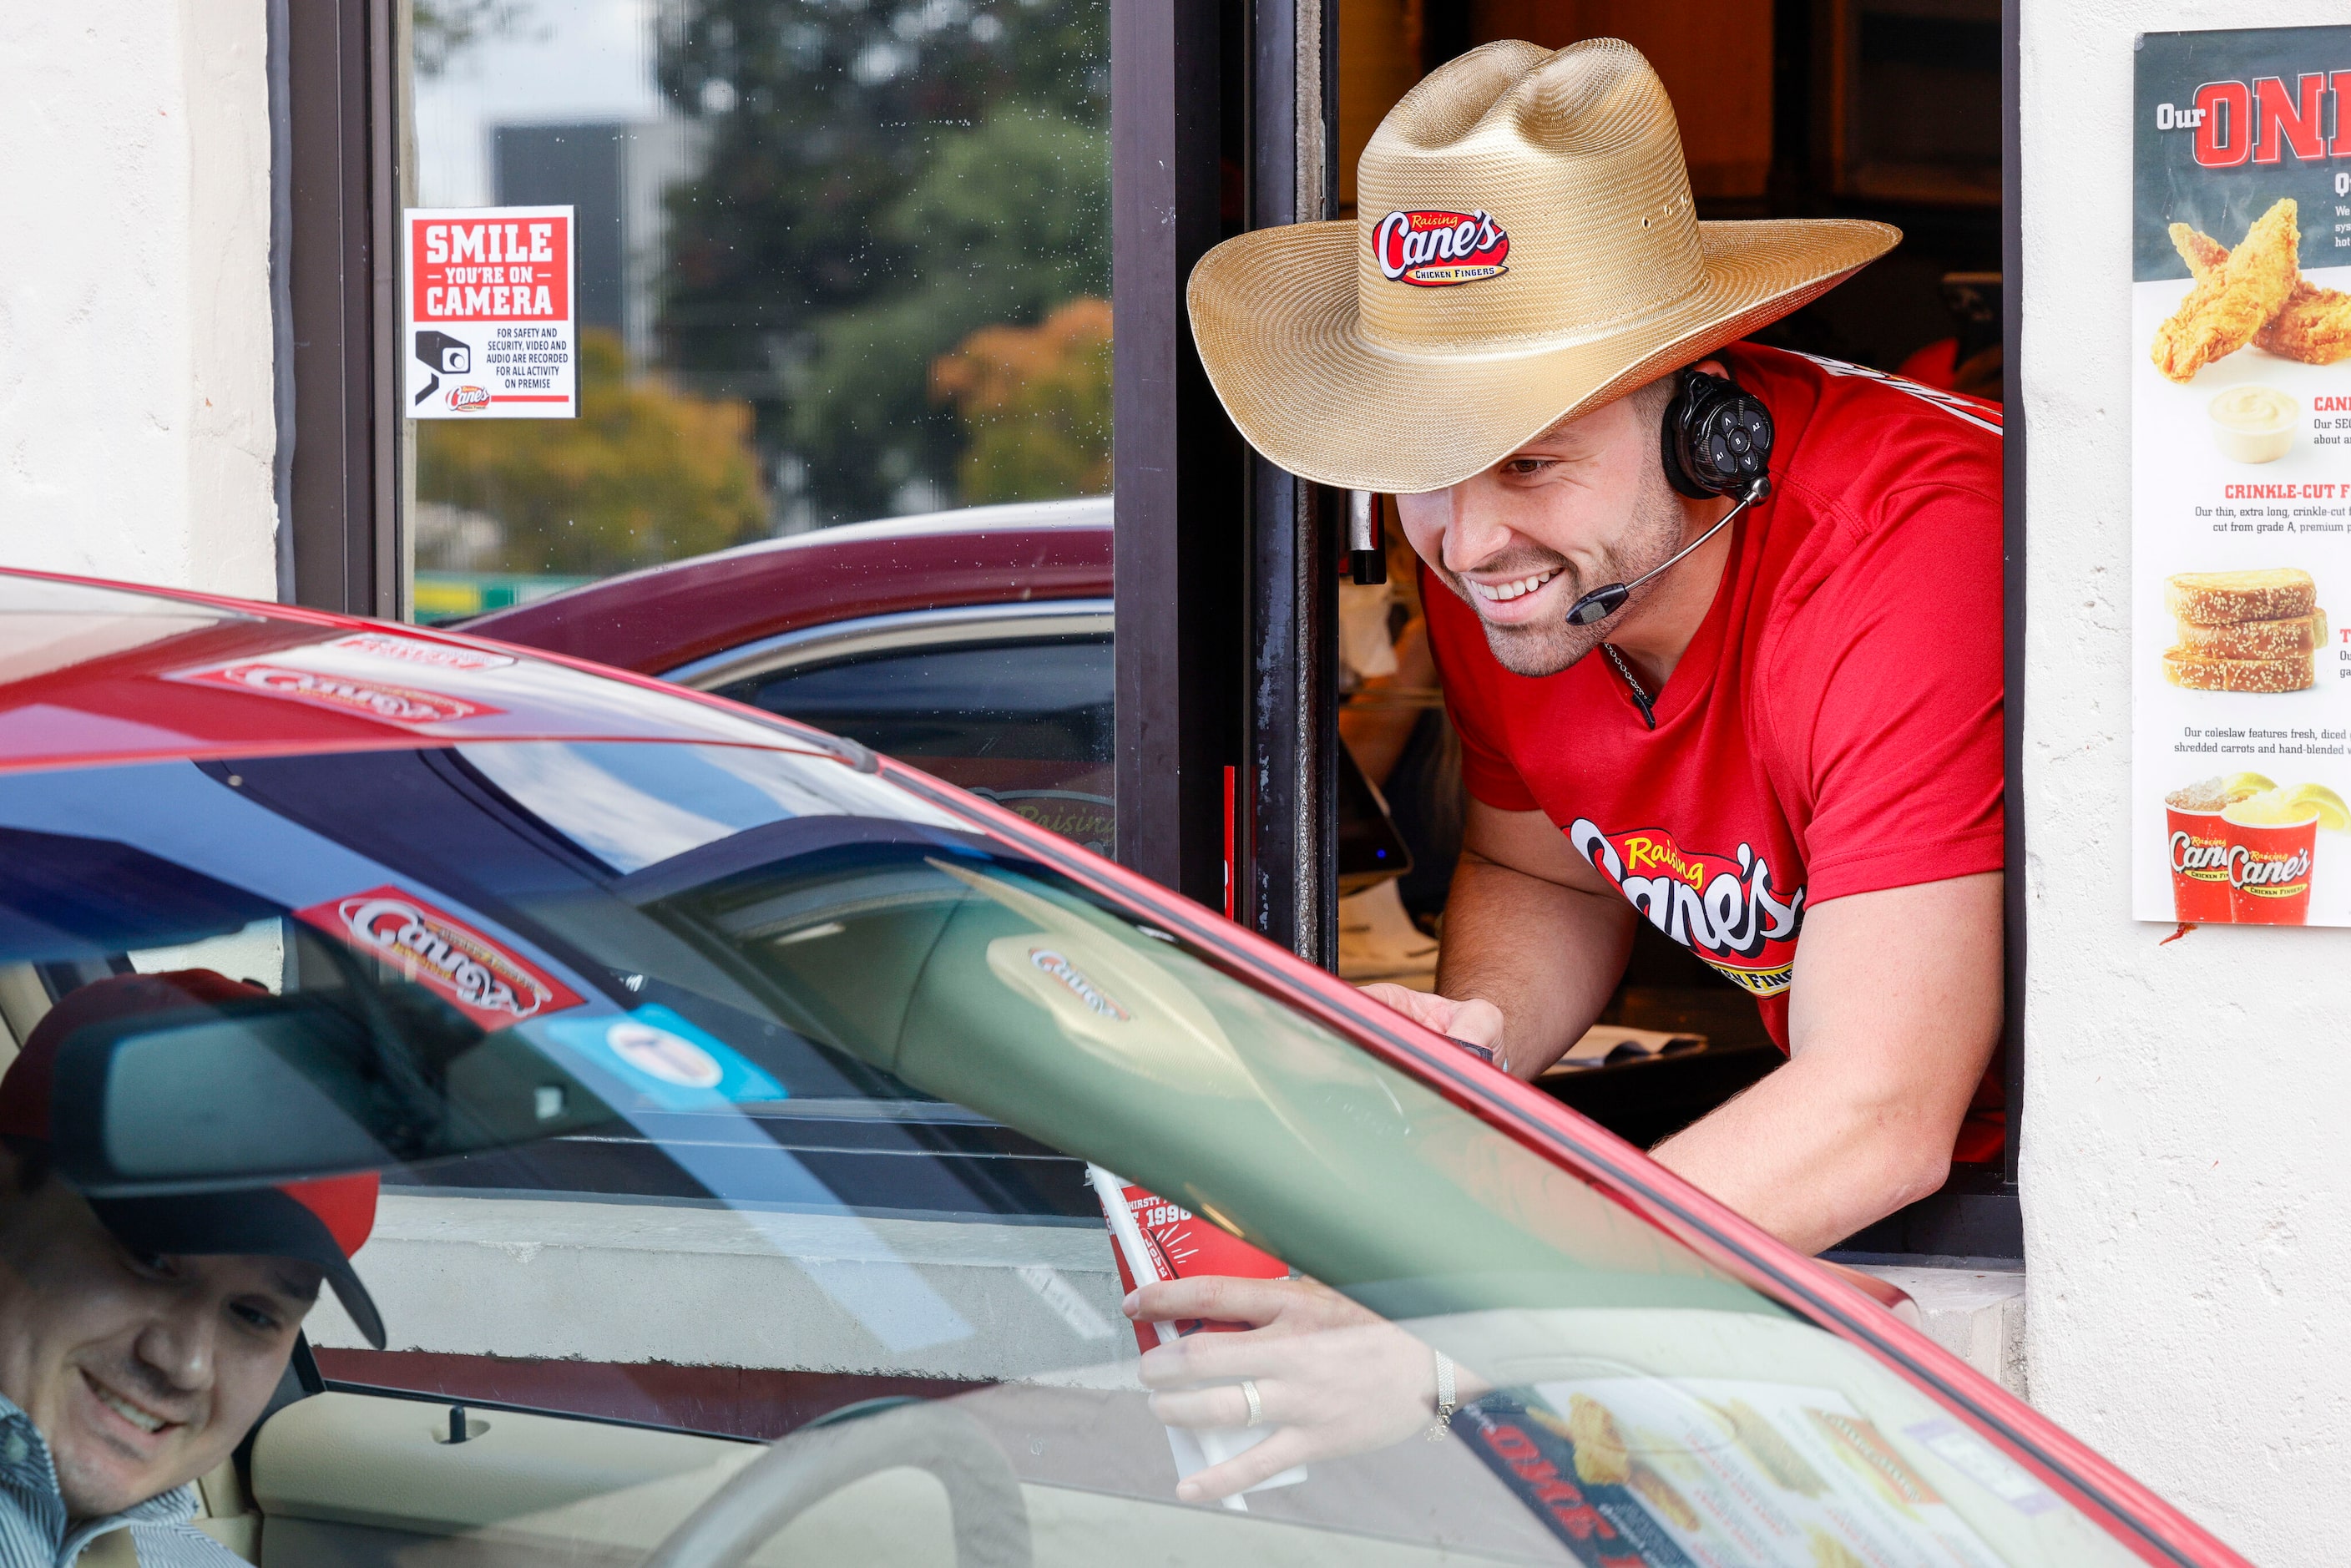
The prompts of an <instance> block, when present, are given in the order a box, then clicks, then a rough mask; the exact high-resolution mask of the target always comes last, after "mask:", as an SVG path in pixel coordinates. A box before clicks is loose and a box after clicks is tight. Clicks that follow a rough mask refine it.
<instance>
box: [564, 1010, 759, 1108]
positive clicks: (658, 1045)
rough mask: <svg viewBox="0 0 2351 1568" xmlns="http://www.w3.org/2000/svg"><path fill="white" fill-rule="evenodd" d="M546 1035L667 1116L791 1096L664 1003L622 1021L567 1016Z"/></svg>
mask: <svg viewBox="0 0 2351 1568" xmlns="http://www.w3.org/2000/svg"><path fill="white" fill-rule="evenodd" d="M546 1033H547V1037H548V1038H549V1039H550V1040H553V1041H555V1042H556V1043H557V1044H558V1045H560V1046H564V1047H567V1048H569V1050H570V1051H574V1052H576V1053H577V1054H578V1055H579V1057H580V1059H581V1063H580V1065H582V1066H586V1065H590V1064H592V1065H593V1066H594V1067H595V1068H598V1069H601V1071H602V1072H603V1073H604V1074H606V1075H609V1076H612V1077H617V1078H618V1079H620V1080H621V1082H622V1083H624V1084H625V1085H626V1086H627V1087H628V1089H629V1090H630V1091H631V1092H634V1093H635V1094H636V1095H637V1097H638V1098H639V1099H641V1100H643V1101H645V1102H647V1103H651V1104H652V1105H653V1106H654V1107H655V1108H656V1109H659V1110H663V1111H707V1110H716V1109H717V1108H719V1107H721V1106H725V1105H738V1104H742V1103H747V1102H757V1101H764V1100H782V1099H787V1098H789V1094H790V1091H789V1090H787V1089H786V1088H785V1087H784V1086H783V1084H781V1083H780V1082H777V1080H776V1079H775V1077H774V1076H773V1075H772V1074H770V1073H768V1071H765V1070H764V1069H762V1068H760V1067H759V1066H758V1065H757V1064H756V1063H754V1062H753V1061H751V1060H750V1059H749V1058H747V1057H746V1056H745V1055H744V1054H743V1053H742V1052H741V1051H737V1050H736V1049H735V1048H734V1047H733V1046H731V1045H728V1044H727V1043H726V1041H725V1040H720V1039H719V1038H718V1037H717V1036H716V1035H714V1034H712V1033H711V1032H710V1031H709V1030H705V1029H704V1028H702V1027H701V1026H700V1025H699V1024H696V1023H695V1021H694V1020H693V1019H689V1018H686V1017H685V1016H684V1014H682V1013H679V1012H676V1011H674V1009H669V1008H665V1007H663V1006H662V1005H660V1004H659V1003H658V1002H649V1003H647V1004H645V1005H644V1006H643V1007H641V1008H637V1009H632V1011H630V1012H628V1013H626V1014H623V1015H622V1016H621V1017H619V1018H610V1017H607V1018H573V1019H558V1020H556V1021H554V1022H551V1023H549V1024H548V1025H547V1030H546Z"/></svg>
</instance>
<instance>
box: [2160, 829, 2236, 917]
mask: <svg viewBox="0 0 2351 1568" xmlns="http://www.w3.org/2000/svg"><path fill="white" fill-rule="evenodd" d="M2164 810H2165V812H2166V813H2167V814H2168V820H2169V825H2170V829H2171V835H2170V847H2171V909H2172V915H2173V918H2175V919H2178V920H2180V921H2184V922H2186V923H2187V924H2189V925H2227V924H2229V922H2230V921H2231V920H2233V919H2235V918H2236V916H2235V915H2233V914H2232V913H2231V907H2232V905H2233V904H2234V902H2235V900H2234V895H2233V894H2231V892H2230V890H2229V828H2228V825H2227V824H2226V823H2224V822H2222V821H2220V812H2218V811H2183V810H2180V809H2179V807H2177V806H2170V805H2167V806H2166V807H2164Z"/></svg>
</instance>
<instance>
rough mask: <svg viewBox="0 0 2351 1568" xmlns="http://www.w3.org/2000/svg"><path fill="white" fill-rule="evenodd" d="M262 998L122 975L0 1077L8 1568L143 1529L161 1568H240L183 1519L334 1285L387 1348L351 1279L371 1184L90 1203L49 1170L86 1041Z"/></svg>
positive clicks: (194, 982) (84, 998) (43, 1027)
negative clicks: (70, 1051)
mask: <svg viewBox="0 0 2351 1568" xmlns="http://www.w3.org/2000/svg"><path fill="white" fill-rule="evenodd" d="M259 994H261V993H260V991H259V988H256V987H254V986H251V985H249V984H243V983H240V982H237V981H234V980H230V979H227V978H225V977H223V976H220V975H217V974H214V972H212V971H211V970H208V969H182V970H177V971H173V972H171V973H166V974H156V975H117V976H113V977H110V978H108V979H104V980H99V981H97V982H95V983H93V984H91V985H87V986H84V987H81V988H79V989H78V990H74V991H71V992H69V993H68V994H67V995H66V996H65V997H64V998H61V999H60V1000H59V1001H58V1002H57V1005H56V1006H55V1007H53V1008H52V1009H49V1011H48V1012H47V1014H46V1015H45V1016H44V1017H43V1018H42V1019H41V1021H40V1022H39V1024H37V1026H36V1027H35V1028H34V1030H33V1031H32V1034H31V1036H30V1037H29V1038H28V1039H27V1040H26V1042H25V1045H24V1049H23V1050H22V1051H20V1052H19V1053H18V1055H17V1057H16V1060H15V1061H13V1062H11V1063H10V1064H9V1066H8V1070H7V1072H6V1074H5V1077H0V1149H5V1155H0V1560H5V1561H9V1562H16V1561H20V1560H21V1561H26V1562H30V1561H35V1560H38V1561H41V1562H57V1563H63V1562H67V1561H69V1560H70V1559H71V1558H72V1557H73V1556H74V1555H75V1554H76V1553H77V1552H78V1551H79V1550H80V1547H81V1546H82V1545H83V1544H85V1543H87V1542H89V1540H92V1539H95V1538H96V1537H97V1536H99V1535H100V1534H103V1533H105V1532H107V1531H111V1530H114V1529H118V1528H128V1529H129V1530H130V1531H131V1541H132V1542H133V1543H134V1544H135V1546H136V1547H137V1549H138V1553H139V1557H140V1560H141V1563H145V1564H147V1568H161V1565H165V1564H174V1563H177V1564H195V1563H204V1564H220V1565H224V1568H225V1565H226V1564H229V1563H236V1562H237V1561H239V1560H238V1559H237V1558H235V1556H234V1555H233V1554H232V1553H230V1552H228V1551H227V1549H226V1548H225V1547H222V1546H220V1545H218V1544H217V1543H215V1542H213V1541H212V1540H211V1539H210V1538H209V1537H207V1536H205V1535H204V1534H202V1533H200V1532H199V1531H196V1530H195V1529H193V1527H192V1526H190V1525H189V1524H188V1523H187V1522H186V1521H188V1520H189V1518H190V1517H191V1516H192V1515H193V1512H194V1511H195V1502H196V1498H195V1489H194V1487H193V1482H194V1480H195V1479H196V1478H197V1477H199V1476H202V1475H204V1474H206V1473H207V1472H209V1471H211V1470H212V1469H214V1468H216V1467H217V1466H218V1465H220V1464H221V1463H222V1461H224V1460H225V1459H226V1458H228V1456H229V1454H230V1453H231V1451H232V1450H234V1449H235V1447H236V1446H237V1444H238V1443H239V1442H241V1441H242V1440H243V1439H244V1437H245V1436H246V1433H247V1432H248V1431H250V1430H251V1429H252V1427H253V1425H254V1423H255V1422H256V1420H258V1419H259V1417H260V1416H261V1412H262V1410H263V1407H264V1406H266V1404H267V1402H268V1400H269V1397H270V1395H271V1394H272V1393H273V1392H274V1391H275V1390H276V1389H277V1385H278V1382H279V1380H280V1378H281V1377H282V1376H283V1375H284V1374H285V1371H286V1364H287V1357H288V1356H289V1355H290V1354H292V1351H293V1348H294V1341H295V1336H296V1334H297V1333H298V1332H299V1330H300V1328H301V1325H302V1319H303V1316H304V1314H306V1313H307V1312H308V1311H309V1309H310V1307H311V1305H312V1303H313V1302H314V1301H316V1300H317V1298H318V1292H319V1286H320V1284H322V1283H324V1284H329V1285H331V1286H332V1287H333V1288H334V1291H335V1294H336V1296H337V1298H338V1299H339V1300H340V1301H341V1302H342V1304H343V1307H344V1310H345V1311H346V1312H349V1313H350V1318H351V1321H352V1322H354V1323H356V1324H357V1325H358V1326H359V1328H360V1332H361V1333H364V1334H365V1335H366V1336H367V1338H368V1340H369V1342H370V1343H372V1344H374V1345H376V1346H377V1347H378V1348H381V1347H382V1345H383V1343H384V1337H383V1322H382V1319H381V1316H380V1315H379V1314H378V1313H377V1312H376V1308H375V1303H374V1302H373V1301H371V1300H370V1299H369V1297H368V1293H367V1291H366V1288H365V1287H364V1286H362V1285H361V1284H360V1280H359V1276H358V1275H357V1274H356V1273H354V1272H353V1271H352V1270H351V1263H350V1259H351V1254H352V1253H354V1252H356V1251H358V1250H359V1249H360V1245H361V1244H362V1243H364V1242H365V1241H366V1239H367V1237H368V1232H369V1229H370V1228H371V1227H372V1226H373V1224H374V1221H375V1204H376V1190H377V1178H376V1177H375V1176H374V1175H373V1174H372V1173H367V1174H361V1175H357V1176H335V1177H329V1178H328V1179H325V1180H319V1181H305V1182H287V1183H284V1184H280V1185H276V1186H254V1187H251V1188H246V1189H240V1190H235V1191H230V1192H208V1193H203V1194H197V1195H190V1196H172V1197H134V1198H86V1197H83V1196H82V1195H81V1194H80V1193H78V1191H76V1190H75V1189H74V1188H73V1187H72V1186H70V1185H69V1184H68V1182H67V1181H66V1180H65V1179H64V1178H63V1177H62V1176H59V1175H58V1174H57V1172H56V1171H55V1170H54V1169H53V1168H52V1163H53V1158H54V1155H55V1154H56V1152H57V1151H56V1150H55V1149H54V1148H53V1146H52V1145H51V1143H50V1138H49V1134H50V1095H51V1088H52V1083H53V1082H54V1079H55V1071H54V1070H55V1066H56V1061H57V1051H58V1049H59V1047H60V1046H61V1045H62V1044H63V1043H64V1042H65V1041H66V1040H67V1039H68V1038H69V1037H70V1036H71V1035H72V1034H73V1033H74V1031H75V1030H78V1029H81V1028H83V1027H84V1026H86V1025H89V1024H95V1023H100V1022H103V1021H106V1020H108V1019H119V1018H122V1017H124V1016H126V1015H131V1014H136V1013H145V1012H162V1011H169V1010H173V1009H189V1008H200V1007H203V1006H205V1005H207V1004H214V1003H220V1002H225V1001H233V1000H237V999H242V998H251V997H254V996H256V995H259Z"/></svg>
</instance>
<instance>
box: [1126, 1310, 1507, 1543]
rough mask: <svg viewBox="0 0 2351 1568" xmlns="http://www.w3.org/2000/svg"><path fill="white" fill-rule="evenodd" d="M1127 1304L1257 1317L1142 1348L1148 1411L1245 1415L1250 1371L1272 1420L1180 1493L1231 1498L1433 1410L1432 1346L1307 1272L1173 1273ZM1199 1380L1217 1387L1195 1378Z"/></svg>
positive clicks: (1218, 1417) (1143, 1316) (1411, 1425)
mask: <svg viewBox="0 0 2351 1568" xmlns="http://www.w3.org/2000/svg"><path fill="white" fill-rule="evenodd" d="M1126 1315H1127V1316H1128V1317H1130V1318H1132V1319H1134V1321H1135V1322H1167V1321H1169V1320H1171V1319H1175V1318H1216V1319H1219V1320H1221V1321H1223V1322H1245V1323H1249V1324H1253V1325H1255V1326H1253V1327H1251V1328H1249V1329H1247V1330H1244V1331H1242V1332H1240V1333H1195V1334H1186V1336H1185V1337H1184V1338H1182V1339H1180V1340H1178V1341H1176V1342H1175V1343H1174V1344H1163V1345H1161V1346H1159V1347H1158V1348H1157V1349H1155V1350H1153V1351H1151V1352H1149V1353H1148V1354H1145V1355H1144V1358H1143V1365H1142V1376H1143V1381H1144V1385H1145V1386H1147V1387H1150V1388H1152V1389H1155V1390H1156V1391H1157V1392H1155V1393H1154V1394H1153V1395H1152V1396H1151V1413H1152V1414H1153V1415H1154V1416H1157V1417H1158V1418H1159V1419H1160V1420H1161V1421H1163V1422H1165V1424H1167V1425H1168V1426H1170V1427H1245V1426H1247V1425H1248V1424H1249V1396H1247V1395H1245V1394H1243V1393H1242V1392H1241V1389H1240V1385H1239V1382H1238V1380H1239V1379H1241V1378H1244V1377H1247V1378H1252V1379H1254V1380H1255V1381H1256V1384H1257V1392H1258V1404H1259V1409H1260V1412H1261V1413H1262V1415H1263V1416H1264V1420H1265V1423H1266V1424H1267V1425H1270V1426H1272V1427H1275V1428H1277V1429H1276V1430H1275V1431H1274V1432H1273V1433H1272V1435H1271V1436H1270V1437H1267V1438H1266V1439H1265V1440H1264V1441H1263V1442H1261V1443H1259V1444H1258V1445H1257V1447H1255V1448H1251V1449H1249V1451H1248V1452H1247V1453H1244V1454H1240V1455H1237V1456H1236V1457H1234V1458H1230V1459H1228V1460H1226V1461H1225V1462H1224V1463H1223V1464H1221V1465H1212V1466H1210V1467H1209V1468H1208V1469H1205V1470H1202V1471H1199V1472H1198V1473H1197V1474H1196V1475H1194V1476H1192V1477H1190V1478H1189V1479H1186V1480H1185V1481H1184V1482H1183V1483H1182V1484H1181V1485H1179V1486H1177V1487H1176V1489H1175V1495H1176V1496H1177V1497H1179V1498H1181V1499H1182V1500H1184V1501H1186V1502H1207V1501H1213V1500H1216V1499H1217V1498H1222V1497H1230V1496H1231V1495H1233V1494H1234V1493H1235V1492H1239V1491H1245V1490H1248V1489H1249V1488H1250V1487H1253V1486H1255V1485H1257V1484H1258V1482H1259V1481H1261V1480H1264V1479H1267V1478H1269V1477H1271V1476H1277V1475H1280V1473H1281V1472H1282V1471H1284V1470H1286V1469H1290V1466H1292V1465H1302V1464H1305V1463H1307V1462H1309V1461H1310V1460H1313V1459H1320V1458H1330V1457H1332V1456H1333V1455H1337V1454H1357V1453H1362V1452H1363V1451H1364V1450H1365V1449H1367V1448H1385V1447H1386V1446H1387V1445H1388V1444H1390V1443H1394V1442H1396V1441H1399V1440H1400V1439H1402V1438H1405V1437H1410V1436H1412V1435H1413V1434H1414V1433H1415V1432H1417V1431H1421V1430H1424V1429H1426V1427H1428V1425H1429V1423H1430V1422H1431V1421H1433V1420H1434V1419H1436V1416H1435V1411H1436V1404H1435V1401H1436V1397H1437V1359H1436V1357H1435V1355H1434V1354H1432V1353H1431V1352H1430V1350H1429V1348H1428V1346H1426V1344H1423V1343H1421V1342H1420V1341H1419V1340H1416V1339H1415V1338H1414V1337H1413V1336H1412V1335H1410V1334H1408V1333H1405V1332H1404V1330H1402V1329H1400V1328H1397V1327H1395V1325H1394V1324H1392V1323H1390V1322H1387V1321H1386V1320H1385V1319H1384V1318H1382V1317H1380V1316H1379V1315H1378V1314H1376V1313H1374V1312H1369V1311H1366V1310H1365V1309H1364V1308H1362V1307H1359V1306H1357V1305H1356V1304H1355V1303H1354V1302H1353V1301H1349V1300H1348V1299H1347V1298H1346V1297H1344V1296H1343V1295H1341V1294H1339V1292H1338V1291H1333V1290H1332V1289H1331V1288H1330V1287H1329V1286H1327V1285H1322V1284H1318V1283H1316V1282H1315V1281H1311V1280H1235V1279H1199V1280H1171V1281H1164V1282H1162V1283H1158V1284H1152V1285H1145V1286H1144V1287H1143V1288H1142V1289H1141V1290H1139V1291H1135V1292H1134V1294H1132V1295H1130V1296H1128V1297H1127V1298H1126ZM1204 1383H1206V1384H1215V1385H1217V1386H1214V1387H1207V1388H1202V1387H1196V1386H1194V1385H1197V1384H1204ZM1476 1386H1478V1387H1479V1389H1481V1390H1482V1387H1483V1385H1476ZM1460 1397H1462V1398H1465V1399H1466V1398H1469V1397H1472V1395H1470V1394H1469V1393H1467V1392H1464V1393H1461V1394H1460Z"/></svg>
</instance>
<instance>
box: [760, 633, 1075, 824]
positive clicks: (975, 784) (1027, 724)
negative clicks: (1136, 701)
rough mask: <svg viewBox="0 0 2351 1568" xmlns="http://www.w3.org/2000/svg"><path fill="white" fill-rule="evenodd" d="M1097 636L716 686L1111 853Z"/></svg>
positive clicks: (956, 648) (920, 651)
mask: <svg viewBox="0 0 2351 1568" xmlns="http://www.w3.org/2000/svg"><path fill="white" fill-rule="evenodd" d="M1112 679H1113V677H1112V672H1111V644H1110V640H1109V639H1108V638H1106V637H1104V638H1072V639H1066V640H1055V641H1049V642H1026V643H980V644H967V645H946V646H936V647H927V648H916V649H913V650H908V651H904V652H896V653H876V654H869V655H867V656H864V657H862V658H852V659H842V660H839V661H836V662H833V663H830V664H816V665H812V666H810V667H806V668H799V669H792V670H787V671H784V672H781V673H779V674H766V675H754V676H751V677H748V678H747V679H745V680H741V681H738V682H736V683H734V684H733V685H725V686H720V687H718V688H716V689H717V690H718V692H719V694H720V695H723V696H729V697H733V698H734V699H736V700H737V702H745V703H750V704H752V705H754V706H758V707H763V708H766V709H767V710H768V712H770V713H778V714H782V715H784V716H786V717H789V718H797V719H800V720H802V721H804V722H806V723H809V724H813V725H818V726H820V727H823V728H825V729H829V730H831V731H832V732H833V733H834V734H836V735H845V736H847V737H850V738H851V739H852V740H857V741H862V743H864V744H865V745H867V746H870V747H873V748H874V749H875V750H876V751H885V752H888V753H889V754H890V755H892V756H893V757H898V758H904V759H905V760H907V761H909V762H912V763H914V765H915V766H916V767H918V768H922V769H923V770H924V771H925V772H926V773H933V774H935V775H937V776H938V777H939V778H941V779H946V781H947V782H948V783H950V784H958V785H961V786H962V787H963V788H965V789H970V790H973V791H976V792H977V793H978V794H982V795H985V796H987V798H988V799H989V800H994V801H996V802H998V804H999V805H1003V806H1006V807H1008V808H1010V809H1011V810H1015V811H1018V812H1019V813H1020V814H1021V815H1022V816H1024V817H1027V818H1028V819H1029V820H1030V821H1034V822H1037V823H1038V824H1040V826H1043V827H1047V828H1050V829H1051V830H1052V831H1055V832H1058V833H1061V834H1062V835H1064V836H1065V837H1068V838H1072V839H1075V840H1077V841H1079V842H1080V843H1082V844H1084V845H1085V846H1086V847H1087V848H1088V849H1091V850H1094V851H1096V852H1101V853H1105V854H1106V853H1108V852H1110V846H1111V843H1112V841H1113V832H1114V831H1115V829H1116V825H1117V824H1116V821H1115V819H1114V817H1113V805H1112V798H1113V777H1112V776H1113V765H1114V760H1115V759H1114V754H1113V749H1112V748H1113V745H1114V744H1115V737H1114V736H1113V731H1112V727H1111V710H1112V695H1113V685H1112Z"/></svg>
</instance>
